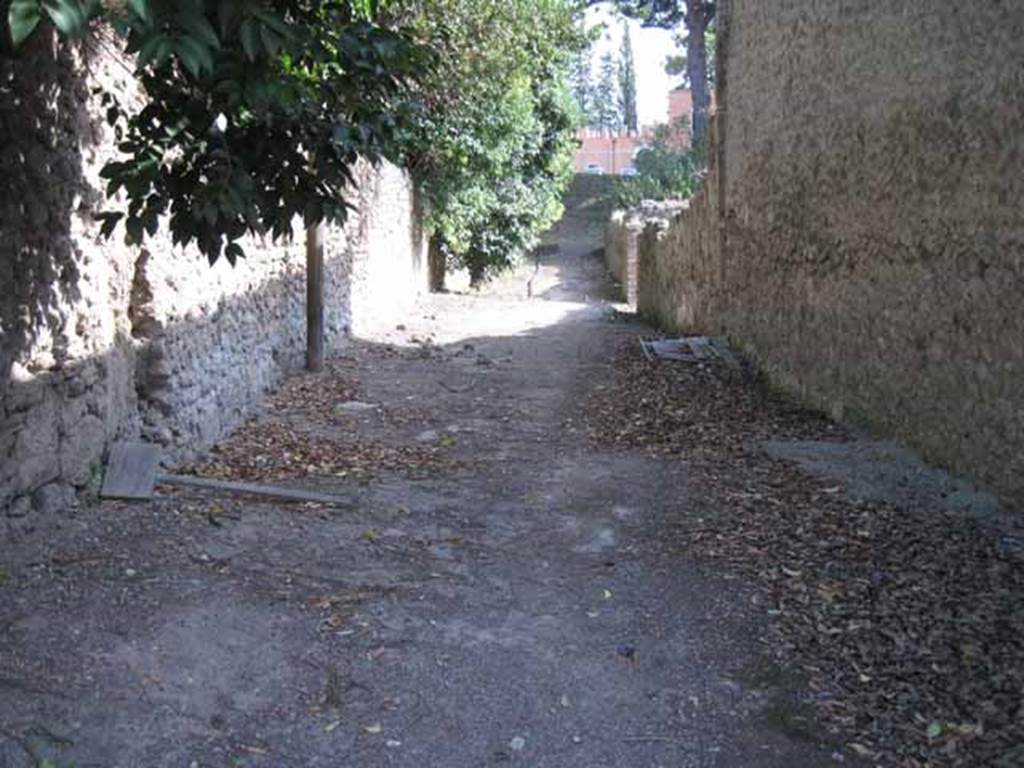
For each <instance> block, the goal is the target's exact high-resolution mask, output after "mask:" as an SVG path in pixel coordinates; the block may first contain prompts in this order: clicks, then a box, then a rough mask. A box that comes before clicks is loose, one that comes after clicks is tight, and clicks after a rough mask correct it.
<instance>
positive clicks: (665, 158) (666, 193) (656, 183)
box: [615, 126, 702, 208]
mask: <svg viewBox="0 0 1024 768" xmlns="http://www.w3.org/2000/svg"><path fill="white" fill-rule="evenodd" d="M670 135H671V134H670V131H669V130H668V128H667V127H666V126H660V127H659V128H658V129H657V130H656V131H655V134H654V141H653V142H652V143H651V145H650V146H649V147H645V148H644V149H641V150H640V151H639V152H637V154H636V158H635V159H634V160H633V165H634V167H635V168H636V171H637V173H636V176H632V177H627V178H623V179H620V180H619V181H618V182H617V185H616V192H615V197H616V204H617V205H619V206H621V207H623V208H631V207H633V206H635V205H638V204H639V203H640V201H641V200H683V199H686V198H688V197H691V196H692V195H693V193H694V191H695V190H696V188H697V183H698V181H699V180H700V175H699V169H700V167H701V166H702V163H701V162H700V157H699V156H698V154H697V153H696V152H695V151H689V152H683V151H679V150H678V149H675V148H674V147H673V146H672V144H671V141H670Z"/></svg>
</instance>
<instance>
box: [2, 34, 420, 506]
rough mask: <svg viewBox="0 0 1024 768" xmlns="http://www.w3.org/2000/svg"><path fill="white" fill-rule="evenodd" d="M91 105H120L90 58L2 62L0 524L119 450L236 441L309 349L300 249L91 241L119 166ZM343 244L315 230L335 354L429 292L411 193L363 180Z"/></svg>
mask: <svg viewBox="0 0 1024 768" xmlns="http://www.w3.org/2000/svg"><path fill="white" fill-rule="evenodd" d="M96 88H104V89H107V90H111V91H113V92H115V93H118V94H120V96H121V97H122V98H126V99H131V98H133V80H132V78H131V75H130V70H129V68H127V67H126V66H125V65H124V63H122V62H120V61H118V60H117V59H116V58H114V57H112V56H111V55H110V54H108V53H106V52H105V47H104V46H102V44H101V41H95V40H94V41H89V42H86V43H84V44H78V45H75V46H68V45H61V44H58V43H57V42H56V41H55V40H53V39H52V38H50V39H48V38H46V37H45V36H40V37H39V38H38V39H35V40H33V41H32V43H31V46H30V48H29V49H28V50H27V51H25V53H24V54H23V55H22V56H20V57H19V59H17V60H14V61H11V60H3V61H0V141H2V144H3V152H2V153H0V179H2V180H3V182H2V183H3V187H2V189H0V332H2V336H0V403H2V405H0V509H4V508H6V509H7V511H8V513H10V514H14V515H21V514H27V513H28V512H30V510H31V508H32V507H33V506H35V507H37V508H38V507H53V506H55V505H56V506H59V504H61V503H63V502H64V501H66V500H67V494H68V492H69V489H70V488H72V487H74V486H82V485H84V484H87V483H89V482H94V481H95V480H96V479H97V476H98V473H99V469H100V461H101V459H102V456H103V453H104V450H105V447H106V446H107V444H108V443H109V442H110V441H111V440H112V439H114V438H115V437H136V436H142V437H143V438H145V439H148V440H151V441H155V442H158V443H160V444H162V445H165V446H166V448H167V451H168V453H169V454H170V455H171V456H179V457H182V456H185V455H187V453H188V451H190V450H194V449H196V448H203V447H206V446H208V445H210V443H211V442H213V441H214V440H216V439H217V438H218V437H220V436H221V435H223V434H224V433H225V431H227V430H228V429H230V428H231V427H233V426H235V425H237V424H238V423H239V422H240V421H241V420H242V419H243V418H244V417H245V416H246V414H247V413H248V412H249V411H250V410H251V408H252V407H253V405H254V404H255V403H256V402H257V401H258V400H259V399H260V398H261V397H262V396H263V395H264V394H265V393H266V391H267V390H268V389H269V388H270V387H272V386H273V385H274V383H275V382H276V381H277V380H278V378H279V377H280V376H281V374H282V373H283V372H284V371H286V370H288V369H289V368H293V367H296V366H297V365H300V364H301V362H302V360H303V355H304V348H305V322H306V321H305V248H304V233H303V232H302V230H301V227H299V226H297V227H296V237H295V239H294V241H292V242H290V243H273V242H270V241H264V240H259V239H252V240H249V241H247V242H245V243H244V246H245V250H246V254H247V256H246V258H245V259H244V260H240V261H239V262H238V264H237V265H236V266H235V267H232V266H231V265H229V264H228V263H227V262H219V263H217V264H216V265H214V266H213V267H211V266H209V264H208V263H207V261H206V259H205V258H204V257H202V256H201V255H200V254H199V253H198V252H195V251H194V250H192V249H182V248H173V247H172V246H171V243H170V240H169V238H168V237H166V236H164V235H163V234H162V233H161V234H159V235H158V236H157V237H154V238H152V239H150V240H148V241H147V242H146V244H145V247H144V248H132V247H127V246H125V245H124V244H123V243H122V242H121V240H120V238H119V237H115V238H114V239H112V240H103V239H101V238H100V237H99V236H98V225H97V222H96V221H95V220H94V214H95V213H96V212H98V211H100V210H103V209H104V208H105V207H106V206H109V205H110V202H109V201H107V200H106V199H105V198H104V195H103V194H102V190H103V187H104V185H103V183H102V180H101V179H100V178H99V171H100V169H101V167H102V166H103V164H104V163H105V162H106V161H107V160H109V159H111V158H112V157H114V152H115V150H114V145H113V137H112V136H111V133H110V131H109V129H108V128H107V127H106V126H105V124H104V122H103V120H102V117H103V111H102V108H101V105H100V103H99V99H98V96H97V95H96V94H95V93H94V90H95V89H96ZM356 176H357V180H358V183H357V184H356V185H355V187H354V189H353V190H352V192H351V194H352V199H353V202H355V204H356V207H355V210H354V211H353V212H352V213H351V214H350V218H349V220H348V221H347V222H346V224H345V227H344V228H343V229H341V228H327V229H326V231H325V234H324V240H325V257H326V267H325V285H326V297H325V300H326V327H327V334H328V344H329V345H334V346H337V345H339V344H341V343H343V342H344V340H345V339H346V337H347V336H348V335H349V334H350V333H351V332H352V331H353V329H354V328H355V329H356V330H358V328H359V326H360V325H361V324H363V323H369V322H370V321H371V320H373V321H378V322H379V321H381V320H384V319H387V318H389V317H391V318H397V317H400V316H401V314H402V313H403V312H404V311H405V310H406V309H407V308H408V307H409V305H410V304H411V302H412V299H413V298H414V297H415V295H416V294H417V293H418V292H419V291H421V290H425V289H426V254H425V249H424V242H423V238H422V233H421V232H420V229H419V218H418V214H417V211H416V205H415V203H416V201H415V195H414V192H413V188H412V185H411V183H410V180H409V178H408V176H407V175H406V174H405V173H404V172H403V171H401V170H400V169H398V168H395V167H393V166H388V165H384V166H381V167H378V168H374V167H371V166H370V165H369V164H362V165H360V166H359V167H358V169H357V172H356Z"/></svg>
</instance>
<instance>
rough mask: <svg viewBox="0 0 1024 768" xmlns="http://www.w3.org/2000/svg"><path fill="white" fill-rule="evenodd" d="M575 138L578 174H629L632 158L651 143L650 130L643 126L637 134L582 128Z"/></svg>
mask: <svg viewBox="0 0 1024 768" xmlns="http://www.w3.org/2000/svg"><path fill="white" fill-rule="evenodd" d="M576 140H577V141H578V142H579V143H580V148H579V149H578V150H577V151H576V172H577V173H610V174H613V175H616V176H621V175H623V174H624V173H625V174H628V173H630V169H632V168H633V158H634V157H636V153H637V152H639V151H640V150H641V149H642V148H643V147H644V146H645V145H647V144H649V143H650V140H651V132H650V129H649V128H646V127H645V128H644V129H642V130H641V132H640V133H633V132H625V131H623V132H621V133H610V132H608V131H599V130H596V129H594V128H584V129H583V130H581V131H580V132H579V133H577V134H576Z"/></svg>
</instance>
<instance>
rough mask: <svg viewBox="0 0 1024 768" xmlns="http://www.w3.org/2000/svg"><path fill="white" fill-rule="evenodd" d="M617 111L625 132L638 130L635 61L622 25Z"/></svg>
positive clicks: (630, 43) (631, 45)
mask: <svg viewBox="0 0 1024 768" xmlns="http://www.w3.org/2000/svg"><path fill="white" fill-rule="evenodd" d="M619 110H620V113H621V119H622V124H623V126H624V127H625V128H626V130H629V131H633V132H634V133H635V132H636V131H637V130H638V122H637V114H636V61H635V60H634V58H633V41H632V39H631V38H630V34H629V24H628V23H625V22H624V23H623V25H622V44H621V47H620V49H619Z"/></svg>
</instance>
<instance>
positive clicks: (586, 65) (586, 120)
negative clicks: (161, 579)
mask: <svg viewBox="0 0 1024 768" xmlns="http://www.w3.org/2000/svg"><path fill="white" fill-rule="evenodd" d="M569 85H570V87H571V88H572V95H573V99H575V101H576V106H577V107H579V111H580V122H581V123H582V124H583V125H586V126H588V127H592V126H593V125H594V122H595V121H594V118H593V111H594V109H593V106H594V76H593V73H592V71H591V50H590V47H589V46H587V47H586V48H584V49H583V50H581V51H580V52H579V53H577V54H576V55H575V56H574V57H573V59H572V64H571V65H570V69H569Z"/></svg>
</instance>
